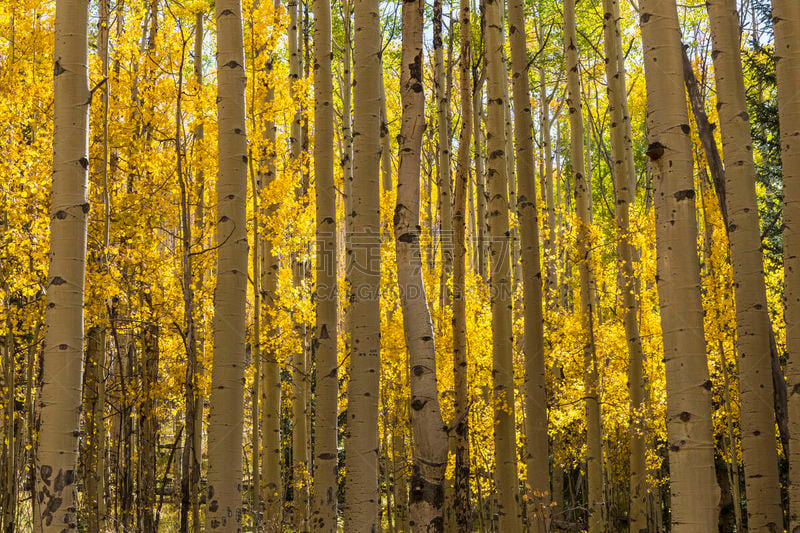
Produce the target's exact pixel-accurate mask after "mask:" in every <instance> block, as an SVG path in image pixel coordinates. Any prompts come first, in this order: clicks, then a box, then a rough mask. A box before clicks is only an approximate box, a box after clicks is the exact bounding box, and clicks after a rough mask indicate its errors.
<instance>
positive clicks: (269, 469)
mask: <svg viewBox="0 0 800 533" xmlns="http://www.w3.org/2000/svg"><path fill="white" fill-rule="evenodd" d="M278 1H279V0H275V2H274V4H273V7H274V11H273V13H274V17H275V18H274V25H273V27H274V26H277V25H278V14H277V13H278V5H279V4H278ZM274 60H275V57H274V55H272V54H269V55H268V56H267V59H266V64H265V66H264V68H265V71H266V75H265V79H266V83H267V88H266V89H267V90H266V96H265V99H264V100H265V102H264V107H265V108H266V109H271V108H272V105H273V102H274V100H275V81H274V79H273V76H274V73H273V66H274ZM273 113H274V112H273ZM262 134H263V136H264V152H263V156H262V159H261V161H260V162H259V164H260V166H261V172H263V174H264V187H268V186H269V185H271V184H272V183H273V182H274V181H275V179H276V177H277V153H276V145H275V141H276V139H277V130H276V124H275V117H274V114H271V113H267V118H266V123H265V124H264V131H263V133H262ZM274 212H275V205H274V204H269V205H265V206H264V217H265V218H269V217H273V216H274ZM273 249H274V246H273V240H272V238H270V236H268V235H265V236H264V239H263V241H262V242H261V250H260V252H261V261H262V267H261V269H260V274H261V291H262V300H263V301H264V304H265V311H266V313H265V314H266V318H268V320H267V321H266V324H265V330H266V331H267V332H268V334H269V335H270V336H274V335H276V334H277V333H278V331H277V328H276V327H275V325H274V322H273V319H274V317H275V314H276V313H277V305H278V297H277V286H278V270H279V266H280V265H279V264H278V258H277V257H275V255H274V252H273ZM262 374H263V379H262V380H261V384H262V389H261V395H262V396H261V449H262V450H263V457H262V461H261V469H262V470H261V482H262V484H263V485H264V486H263V489H262V491H261V493H262V495H263V497H264V519H263V520H262V524H263V526H264V527H265V529H266V531H269V532H277V531H280V528H281V524H282V522H283V482H282V479H281V453H282V449H281V368H280V363H279V361H278V358H277V347H276V346H275V345H274V344H271V345H270V346H268V347H267V349H266V350H265V353H264V357H263V361H262Z"/></svg>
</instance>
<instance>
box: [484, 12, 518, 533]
mask: <svg viewBox="0 0 800 533" xmlns="http://www.w3.org/2000/svg"><path fill="white" fill-rule="evenodd" d="M501 11H502V5H501V3H500V2H499V1H498V0H486V4H485V17H486V24H485V26H484V43H485V55H486V67H487V84H486V93H487V102H488V107H487V122H486V129H487V139H488V144H487V152H488V165H487V167H488V168H487V176H486V178H487V185H488V190H489V202H488V209H487V211H488V223H487V226H488V230H489V232H488V233H489V239H490V240H489V257H490V259H491V261H490V262H491V268H490V283H489V287H490V294H491V308H492V338H493V339H494V341H493V343H492V356H493V389H494V399H493V405H494V415H495V425H494V445H495V469H496V470H495V486H496V489H497V506H498V516H499V527H500V530H501V531H518V530H519V528H520V527H521V521H520V514H519V505H518V503H519V490H518V475H517V451H516V445H517V439H516V432H515V423H514V420H515V416H514V411H515V409H514V365H513V353H514V340H513V331H512V318H513V316H512V294H511V290H512V284H511V254H510V252H511V250H510V248H511V246H512V243H511V240H510V239H509V231H510V229H509V220H508V219H509V212H508V209H509V204H508V169H507V166H506V158H507V157H508V154H507V153H506V140H505V112H506V99H505V92H506V91H505V89H504V87H505V85H506V80H507V78H506V72H505V64H504V62H503V41H504V38H503V23H502V13H501Z"/></svg>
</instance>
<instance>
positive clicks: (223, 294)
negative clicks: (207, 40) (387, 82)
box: [206, 0, 248, 531]
mask: <svg viewBox="0 0 800 533" xmlns="http://www.w3.org/2000/svg"><path fill="white" fill-rule="evenodd" d="M215 11H216V12H215V17H216V20H217V68H218V72H217V80H218V84H219V87H218V90H217V109H218V111H217V113H218V154H219V173H218V177H217V231H216V242H217V246H218V252H217V253H218V259H217V288H216V292H215V295H214V323H213V329H214V364H213V368H212V373H211V418H210V423H209V428H208V464H209V472H208V496H207V502H208V506H207V509H206V529H207V530H209V531H213V530H219V529H221V530H232V529H233V530H235V529H238V528H239V527H241V519H242V433H243V430H244V365H245V357H244V356H245V342H246V338H245V337H246V317H245V305H246V300H247V271H248V268H247V218H246V217H247V215H246V210H247V209H246V202H247V133H246V125H245V99H244V90H245V82H246V76H245V67H244V39H243V35H242V6H241V2H240V0H218V1H217V3H216V7H215Z"/></svg>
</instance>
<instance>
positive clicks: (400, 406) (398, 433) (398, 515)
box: [392, 398, 408, 532]
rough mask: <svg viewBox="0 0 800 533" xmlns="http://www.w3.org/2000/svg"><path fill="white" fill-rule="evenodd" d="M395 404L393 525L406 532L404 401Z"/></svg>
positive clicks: (399, 530)
mask: <svg viewBox="0 0 800 533" xmlns="http://www.w3.org/2000/svg"><path fill="white" fill-rule="evenodd" d="M395 401H396V404H395V409H394V411H395V415H394V418H393V421H394V427H393V428H392V457H393V461H392V469H393V471H394V492H393V494H392V499H393V500H394V515H395V519H394V524H395V529H394V530H395V531H397V532H405V531H408V485H407V483H406V474H407V472H406V471H407V469H408V461H407V459H406V433H405V423H404V418H405V409H406V405H405V401H403V400H400V399H399V398H398V399H397V400H395Z"/></svg>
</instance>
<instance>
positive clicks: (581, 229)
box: [564, 0, 607, 533]
mask: <svg viewBox="0 0 800 533" xmlns="http://www.w3.org/2000/svg"><path fill="white" fill-rule="evenodd" d="M575 4H576V0H565V2H564V49H565V55H566V61H567V64H566V70H567V93H568V94H567V104H568V107H569V124H570V167H571V170H572V180H573V187H574V191H575V210H576V212H577V215H578V218H577V221H576V224H577V225H578V232H577V240H578V242H577V261H578V271H579V273H580V294H581V311H580V317H581V327H582V330H583V335H584V338H583V340H582V342H583V357H584V361H583V364H584V387H585V392H584V394H585V404H586V477H587V481H588V494H587V498H588V504H589V532H590V533H596V532H600V531H605V530H606V527H607V524H606V506H605V501H604V490H603V451H602V436H601V431H602V429H601V426H602V424H601V420H600V396H599V390H598V386H599V378H598V370H597V356H596V350H595V343H594V313H595V309H594V298H593V294H592V289H593V286H594V272H593V270H592V257H591V255H592V254H591V243H590V238H591V237H590V227H591V223H592V207H591V188H590V186H589V180H588V179H587V177H586V169H585V164H584V161H585V159H584V157H585V154H584V126H583V104H582V102H581V93H580V73H579V71H578V48H577V44H578V39H577V32H576V28H575V24H576V23H575Z"/></svg>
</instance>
